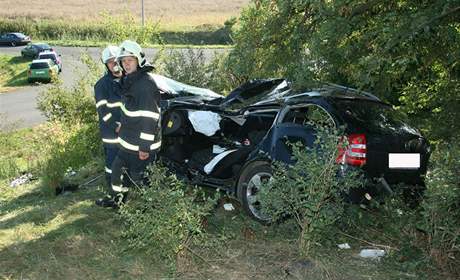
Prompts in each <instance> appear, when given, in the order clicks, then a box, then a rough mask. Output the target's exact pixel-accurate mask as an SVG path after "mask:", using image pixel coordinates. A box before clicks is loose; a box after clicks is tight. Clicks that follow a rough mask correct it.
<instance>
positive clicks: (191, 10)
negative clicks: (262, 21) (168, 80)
mask: <svg viewBox="0 0 460 280" xmlns="http://www.w3.org/2000/svg"><path fill="white" fill-rule="evenodd" d="M1 2H2V9H1V10H0V16H1V17H10V18H20V17H29V18H33V19H64V20H71V21H85V22H87V21H92V20H95V19H97V18H100V17H101V13H103V12H106V13H108V14H110V15H120V14H123V13H126V12H127V11H129V12H130V13H131V14H132V16H133V17H134V18H135V20H136V21H137V22H140V16H141V15H140V11H141V1H139V0H136V1H120V0H93V1H91V5H90V6H89V5H88V1H84V0H72V1H70V0H63V1H59V5H56V2H55V1H53V0H42V1H40V4H39V5H32V4H30V1H27V0H4V1H1ZM249 2H250V0H233V1H228V0H200V1H195V0H172V1H170V0H144V11H145V18H146V19H147V20H153V21H160V24H161V26H163V28H164V29H165V30H168V31H174V30H176V31H177V30H184V28H189V27H194V26H200V25H205V24H210V25H222V24H223V23H224V21H225V20H227V19H228V18H230V17H231V16H237V15H238V14H239V12H240V11H241V8H242V7H244V6H246V5H247V4H248V3H249ZM44 7H46V8H44ZM69 11H71V12H69Z"/></svg>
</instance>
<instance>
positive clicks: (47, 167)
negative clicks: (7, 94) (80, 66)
mask: <svg viewBox="0 0 460 280" xmlns="http://www.w3.org/2000/svg"><path fill="white" fill-rule="evenodd" d="M82 62H83V63H84V65H86V66H87V67H88V69H89V70H88V72H87V73H80V77H79V79H78V80H77V83H76V85H75V86H73V87H72V88H70V89H69V88H66V87H65V86H64V85H63V84H62V81H60V80H57V81H55V82H54V83H53V85H52V86H51V87H49V88H48V89H47V90H45V91H44V92H41V93H40V95H39V98H38V107H39V109H40V110H41V111H42V112H43V113H44V114H45V116H46V117H47V118H48V120H49V121H50V123H51V125H52V127H53V129H54V133H53V135H54V137H53V138H52V139H50V141H49V142H48V143H46V145H44V147H43V149H45V150H46V151H47V152H46V157H45V158H46V161H45V162H44V163H43V165H42V167H41V179H42V182H43V184H44V186H45V187H46V189H48V190H52V191H54V190H55V189H56V188H58V187H59V185H60V184H61V183H62V181H63V179H64V176H65V174H66V172H67V171H68V170H69V169H72V170H77V169H79V168H80V167H82V166H84V165H85V164H87V163H88V162H90V161H93V160H94V159H97V158H101V156H102V143H101V139H100V136H99V128H98V122H97V115H96V109H95V101H94V92H93V86H94V83H95V81H96V80H97V79H98V78H99V77H101V76H102V71H101V69H102V67H100V65H99V64H98V63H96V62H95V61H93V60H92V59H91V58H90V57H89V55H87V54H84V55H82Z"/></svg>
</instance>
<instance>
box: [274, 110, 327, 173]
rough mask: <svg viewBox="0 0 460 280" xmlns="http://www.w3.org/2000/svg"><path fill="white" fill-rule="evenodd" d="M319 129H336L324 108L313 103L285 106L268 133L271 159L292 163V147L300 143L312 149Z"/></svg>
mask: <svg viewBox="0 0 460 280" xmlns="http://www.w3.org/2000/svg"><path fill="white" fill-rule="evenodd" d="M319 127H329V128H334V127H336V123H335V121H334V119H333V118H332V116H331V115H330V114H329V113H328V111H327V110H326V109H325V108H324V107H322V106H320V105H318V104H313V103H310V104H300V105H292V106H286V107H285V108H283V109H282V110H281V111H280V114H279V116H278V119H277V120H276V121H275V125H274V126H273V128H272V129H271V131H270V137H271V145H270V151H269V154H270V156H271V158H273V159H275V160H278V161H282V162H285V163H288V164H291V163H293V162H294V160H293V158H292V156H293V148H292V147H293V145H294V144H296V143H300V144H302V145H303V146H306V147H312V146H313V145H314V142H315V140H316V132H317V129H318V128H319Z"/></svg>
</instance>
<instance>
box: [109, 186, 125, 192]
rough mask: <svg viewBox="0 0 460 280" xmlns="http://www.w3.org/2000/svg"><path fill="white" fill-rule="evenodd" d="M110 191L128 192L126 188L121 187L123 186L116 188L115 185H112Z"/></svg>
mask: <svg viewBox="0 0 460 280" xmlns="http://www.w3.org/2000/svg"><path fill="white" fill-rule="evenodd" d="M112 190H113V191H114V192H128V191H129V189H128V188H126V187H123V186H116V185H112Z"/></svg>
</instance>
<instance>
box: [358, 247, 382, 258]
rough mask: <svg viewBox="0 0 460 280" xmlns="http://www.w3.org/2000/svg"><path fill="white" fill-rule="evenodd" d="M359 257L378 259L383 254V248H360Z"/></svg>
mask: <svg viewBox="0 0 460 280" xmlns="http://www.w3.org/2000/svg"><path fill="white" fill-rule="evenodd" d="M359 256H360V257H361V258H368V259H380V258H381V257H383V256H385V250H381V249H362V250H361V252H360V253H359Z"/></svg>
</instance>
